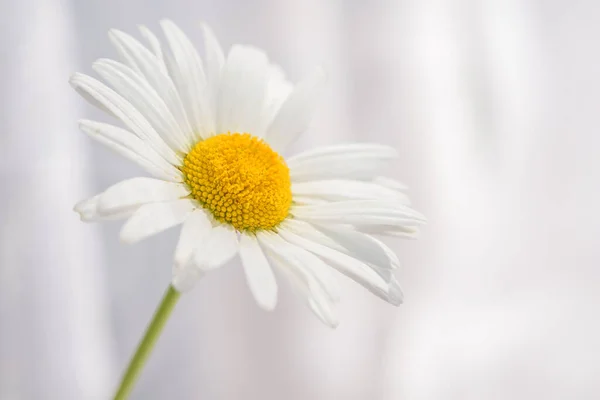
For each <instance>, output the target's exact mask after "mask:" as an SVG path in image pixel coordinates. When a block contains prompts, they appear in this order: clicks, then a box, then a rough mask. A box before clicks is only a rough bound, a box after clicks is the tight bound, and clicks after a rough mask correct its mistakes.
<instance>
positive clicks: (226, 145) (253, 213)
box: [181, 133, 292, 232]
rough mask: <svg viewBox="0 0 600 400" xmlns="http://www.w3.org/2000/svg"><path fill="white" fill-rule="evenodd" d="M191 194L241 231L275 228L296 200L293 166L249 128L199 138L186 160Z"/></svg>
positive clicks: (217, 215) (215, 215) (184, 165)
mask: <svg viewBox="0 0 600 400" xmlns="http://www.w3.org/2000/svg"><path fill="white" fill-rule="evenodd" d="M181 171H182V172H183V175H184V179H185V182H186V184H187V185H188V186H189V188H190V190H191V196H192V197H193V198H194V199H196V200H197V201H198V202H199V203H200V204H202V206H203V207H204V208H205V209H207V210H208V211H210V212H211V213H212V215H213V216H214V217H215V218H216V219H217V220H219V221H221V222H224V223H228V224H230V225H233V227H235V228H236V229H237V230H239V231H250V232H255V231H259V230H265V229H266V230H270V229H273V228H274V227H276V226H277V225H278V224H279V223H280V222H281V221H283V220H284V219H285V218H286V217H287V215H288V211H289V208H290V205H291V203H292V191H291V181H290V172H289V169H288V167H287V165H286V164H285V161H284V160H283V157H281V156H280V155H279V154H277V153H276V152H275V151H273V149H271V148H270V147H269V145H268V144H266V143H265V142H264V141H263V140H262V139H259V138H257V137H255V136H252V135H250V134H247V133H243V134H242V133H233V134H230V133H226V134H220V135H217V136H213V137H211V138H209V139H207V140H204V141H201V142H199V143H197V144H196V145H195V146H194V147H193V148H192V150H191V151H190V152H189V153H188V154H187V155H186V156H185V158H184V160H183V165H182V166H181Z"/></svg>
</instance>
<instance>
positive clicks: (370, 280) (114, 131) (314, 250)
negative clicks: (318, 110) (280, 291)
mask: <svg viewBox="0 0 600 400" xmlns="http://www.w3.org/2000/svg"><path fill="white" fill-rule="evenodd" d="M161 27H162V31H163V33H164V36H165V38H166V41H165V42H164V43H162V42H161V41H160V40H159V39H158V38H157V37H156V36H155V35H154V34H153V33H152V32H151V31H150V30H148V29H147V28H145V27H141V28H140V30H141V35H142V36H143V38H144V40H145V42H146V45H144V44H142V43H141V42H140V41H138V40H136V39H135V38H133V37H132V36H130V35H128V34H126V33H123V32H121V31H117V30H111V31H110V33H109V36H110V40H111V42H112V43H113V44H114V46H115V48H116V50H117V51H118V53H119V55H120V58H121V61H114V60H110V59H99V60H98V61H96V62H95V63H94V64H93V69H94V71H95V72H96V73H97V74H98V75H99V76H100V78H101V79H102V80H103V81H104V82H105V83H102V82H101V81H100V80H98V79H95V78H93V77H90V76H87V75H84V74H80V73H76V74H74V75H73V76H72V77H71V80H70V83H71V85H72V86H73V87H74V88H75V89H76V90H77V91H78V92H79V93H80V94H81V95H83V97H85V98H86V99H87V100H88V101H90V102H91V103H92V104H94V105H95V106H97V107H99V108H100V109H102V110H103V111H105V112H106V113H108V114H109V115H111V116H113V117H115V118H116V119H117V120H119V121H120V122H121V124H122V126H116V125H112V124H108V123H105V122H96V121H90V120H81V121H80V122H79V126H80V128H81V130H82V131H83V132H85V133H86V134H88V135H89V136H90V137H91V138H93V139H95V140H97V141H99V142H100V143H102V144H104V145H106V146H107V147H109V148H111V149H113V150H114V151H116V152H117V153H119V154H121V155H122V156H124V157H126V158H129V159H130V160H132V161H133V162H135V163H136V164H138V165H139V166H140V167H142V168H143V169H144V170H145V171H146V172H148V173H149V174H150V175H152V177H137V178H132V179H128V180H125V181H122V182H119V183H117V184H115V185H113V186H111V187H109V188H108V189H106V190H105V191H104V192H102V193H100V194H98V195H96V196H93V197H91V198H89V199H87V200H84V201H82V202H80V203H78V204H77V205H76V206H75V210H76V211H77V212H78V213H79V214H80V216H81V219H82V220H84V221H103V220H113V219H127V221H126V222H125V224H124V225H123V228H122V229H121V232H120V238H121V240H122V241H124V242H126V243H134V242H138V241H140V240H142V239H144V238H147V237H149V236H151V235H154V234H157V233H159V232H162V231H164V230H166V229H168V228H171V227H174V226H177V225H182V228H181V235H180V238H179V242H178V244H177V246H176V249H175V251H174V262H173V264H174V266H173V280H172V283H171V284H172V290H175V291H176V292H183V291H185V290H188V289H189V288H191V287H192V286H193V284H194V283H195V282H196V281H197V279H198V278H199V277H201V276H202V275H203V274H204V273H206V272H207V271H209V270H212V269H215V268H218V267H220V266H221V265H223V264H225V263H227V262H228V261H229V260H231V259H232V258H234V257H235V256H236V255H239V256H240V259H241V263H242V266H243V269H244V271H245V275H246V279H247V282H248V286H249V288H250V291H251V292H252V294H253V295H254V297H255V299H256V301H257V303H258V304H259V306H261V307H262V308H264V309H267V310H271V309H273V308H274V307H275V305H276V302H277V287H278V285H277V281H276V279H275V274H274V272H273V270H274V269H275V270H277V271H278V272H279V273H280V275H281V276H282V277H285V278H287V279H288V280H289V281H290V282H291V284H292V286H293V287H294V288H295V289H296V291H297V292H298V293H299V294H300V295H301V296H302V298H303V299H304V300H305V301H306V303H307V305H308V306H309V307H310V309H311V310H312V311H313V312H314V313H315V314H316V316H317V317H318V318H319V319H321V320H322V321H323V322H324V323H326V324H327V325H329V326H332V327H334V326H336V325H337V324H338V319H337V317H336V314H335V312H334V304H335V303H336V302H337V301H338V297H339V293H338V292H339V290H338V286H337V284H336V279H335V277H334V275H333V273H332V272H333V270H337V271H338V272H340V273H342V274H343V275H346V276H348V277H349V278H351V279H353V280H354V281H356V282H357V283H358V284H360V285H362V286H364V287H365V288H366V289H367V290H369V291H370V292H372V293H373V294H375V295H376V296H378V297H380V298H382V299H383V300H385V301H387V302H389V303H391V304H394V305H398V304H400V303H401V302H402V291H401V289H400V286H399V285H398V282H397V280H396V278H395V277H394V275H393V271H394V269H396V268H397V267H398V265H399V262H398V258H397V257H396V255H395V254H394V253H393V251H391V250H390V249H389V248H388V247H387V246H386V245H385V244H384V243H382V242H381V241H380V240H378V239H376V238H375V237H374V236H373V235H391V236H398V237H404V238H412V237H414V236H415V235H416V234H417V233H418V227H419V225H422V224H423V223H424V221H425V219H424V217H423V216H422V215H421V214H419V213H418V212H416V211H414V210H413V209H411V208H410V207H409V201H408V197H407V195H406V194H405V187H404V186H403V185H402V184H400V183H398V182H396V181H394V180H391V179H386V178H383V177H380V176H379V175H378V171H379V170H380V169H381V167H382V166H383V165H384V164H385V163H386V162H388V161H390V160H392V159H394V158H396V156H397V153H396V151H395V150H394V149H392V148H390V147H388V146H385V145H380V144H367V143H357V144H340V145H336V146H329V147H322V148H317V149H314V150H309V151H306V152H303V153H300V154H297V155H293V156H291V157H287V153H286V149H287V148H288V147H289V145H290V144H291V143H292V142H294V140H295V139H296V138H297V137H298V136H299V135H300V134H301V133H302V132H303V131H305V130H306V129H307V128H308V126H309V122H310V119H311V116H312V114H313V111H314V109H315V104H316V103H317V100H318V99H319V97H320V96H321V90H322V87H323V85H324V82H325V74H324V73H323V71H322V70H320V69H317V70H316V71H315V72H314V73H312V74H310V75H309V76H308V77H307V78H305V79H304V80H302V81H300V82H299V83H298V84H296V85H293V84H292V83H290V82H289V81H288V80H286V78H285V77H284V74H283V73H282V71H281V69H280V68H279V67H278V66H277V65H274V64H272V63H271V62H270V61H269V59H268V58H267V56H266V54H265V53H264V52H263V51H261V50H259V49H257V48H254V47H250V46H245V45H234V46H233V47H231V49H230V50H229V51H228V53H227V55H225V53H224V52H223V50H222V49H221V47H220V45H219V43H218V41H217V39H216V38H215V36H214V34H213V33H212V31H211V30H210V29H209V28H208V27H207V26H203V27H202V29H203V31H204V51H205V54H204V58H201V57H200V55H199V53H198V52H197V50H196V49H195V47H194V46H193V44H192V43H191V41H190V40H189V38H188V37H187V36H186V35H185V34H184V33H183V32H182V31H181V30H180V29H179V28H178V27H177V26H176V25H175V24H174V23H172V22H170V21H162V22H161Z"/></svg>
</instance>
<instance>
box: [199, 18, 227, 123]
mask: <svg viewBox="0 0 600 400" xmlns="http://www.w3.org/2000/svg"><path fill="white" fill-rule="evenodd" d="M202 31H203V33H204V50H205V57H204V61H205V69H206V82H207V85H208V86H207V88H208V93H209V96H210V98H209V101H210V104H211V110H212V111H213V118H216V110H217V108H216V107H217V105H216V102H217V93H218V92H219V85H220V82H221V70H222V69H223V65H224V64H225V55H224V54H223V49H222V48H221V45H219V41H218V40H217V38H216V36H215V34H214V33H213V31H212V30H211V29H210V27H209V26H208V25H206V24H202Z"/></svg>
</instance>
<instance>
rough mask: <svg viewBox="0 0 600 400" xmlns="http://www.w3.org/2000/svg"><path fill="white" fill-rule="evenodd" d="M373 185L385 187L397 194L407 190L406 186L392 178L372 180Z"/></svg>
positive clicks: (380, 177)
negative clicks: (395, 191)
mask: <svg viewBox="0 0 600 400" xmlns="http://www.w3.org/2000/svg"><path fill="white" fill-rule="evenodd" d="M373 183H376V184H378V185H381V186H385V187H387V188H390V189H393V190H397V191H399V192H406V191H407V190H408V186H406V185H405V184H404V183H402V182H400V181H397V180H395V179H392V178H387V177H385V176H377V177H375V179H373Z"/></svg>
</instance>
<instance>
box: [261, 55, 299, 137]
mask: <svg viewBox="0 0 600 400" xmlns="http://www.w3.org/2000/svg"><path fill="white" fill-rule="evenodd" d="M267 81H268V83H267V92H266V94H265V101H264V105H263V110H262V117H261V129H260V130H261V131H265V132H266V130H267V128H268V127H269V126H270V125H271V123H272V122H273V119H274V118H275V116H276V115H277V113H278V112H279V110H280V109H281V106H282V105H283V103H284V102H285V100H286V99H287V98H288V97H289V95H290V93H292V91H293V90H294V85H292V83H291V82H290V81H288V80H287V79H286V78H285V73H284V72H283V69H282V68H281V67H280V66H279V65H275V64H271V65H270V66H269V78H268V80H267Z"/></svg>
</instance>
